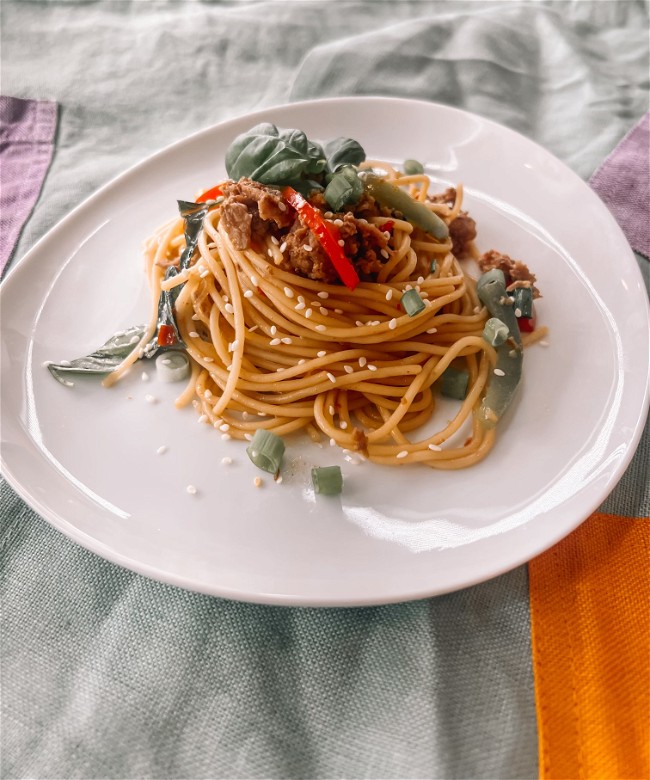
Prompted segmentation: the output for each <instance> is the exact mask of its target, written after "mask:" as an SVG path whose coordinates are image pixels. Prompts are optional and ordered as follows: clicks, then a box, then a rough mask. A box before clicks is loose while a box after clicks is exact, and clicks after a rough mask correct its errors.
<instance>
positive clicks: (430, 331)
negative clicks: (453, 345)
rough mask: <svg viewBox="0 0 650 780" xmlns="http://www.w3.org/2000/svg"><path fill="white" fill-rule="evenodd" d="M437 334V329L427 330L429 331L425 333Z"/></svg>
mask: <svg viewBox="0 0 650 780" xmlns="http://www.w3.org/2000/svg"><path fill="white" fill-rule="evenodd" d="M437 332H438V328H429V330H428V331H427V333H437Z"/></svg>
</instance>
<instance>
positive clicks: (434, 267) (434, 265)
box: [429, 260, 438, 274]
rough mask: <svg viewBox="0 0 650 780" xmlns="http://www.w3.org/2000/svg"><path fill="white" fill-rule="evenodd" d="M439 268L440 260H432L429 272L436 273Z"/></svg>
mask: <svg viewBox="0 0 650 780" xmlns="http://www.w3.org/2000/svg"><path fill="white" fill-rule="evenodd" d="M437 270H438V262H437V261H436V260H432V261H431V265H430V266H429V273H430V274H435V272H436V271H437Z"/></svg>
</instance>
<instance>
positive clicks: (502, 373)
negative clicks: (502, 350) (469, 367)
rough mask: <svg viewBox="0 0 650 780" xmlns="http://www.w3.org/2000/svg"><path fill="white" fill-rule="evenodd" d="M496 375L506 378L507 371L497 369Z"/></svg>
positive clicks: (495, 370)
mask: <svg viewBox="0 0 650 780" xmlns="http://www.w3.org/2000/svg"><path fill="white" fill-rule="evenodd" d="M494 373H495V374H496V375H497V376H505V375H506V372H505V371H502V370H501V369H500V368H495V369H494Z"/></svg>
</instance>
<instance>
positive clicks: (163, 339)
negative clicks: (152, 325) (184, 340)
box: [158, 325, 176, 347]
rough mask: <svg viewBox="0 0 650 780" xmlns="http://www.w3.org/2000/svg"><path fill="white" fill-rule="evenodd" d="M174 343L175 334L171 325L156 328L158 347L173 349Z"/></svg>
mask: <svg viewBox="0 0 650 780" xmlns="http://www.w3.org/2000/svg"><path fill="white" fill-rule="evenodd" d="M175 343H176V333H175V332H174V327H173V325H161V326H160V328H158V346H159V347H173V346H174V344H175Z"/></svg>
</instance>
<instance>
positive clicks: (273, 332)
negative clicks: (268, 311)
mask: <svg viewBox="0 0 650 780" xmlns="http://www.w3.org/2000/svg"><path fill="white" fill-rule="evenodd" d="M269 332H270V334H271V335H272V336H275V334H276V333H277V332H278V329H277V328H276V326H275V325H271V328H270V331H269Z"/></svg>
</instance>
